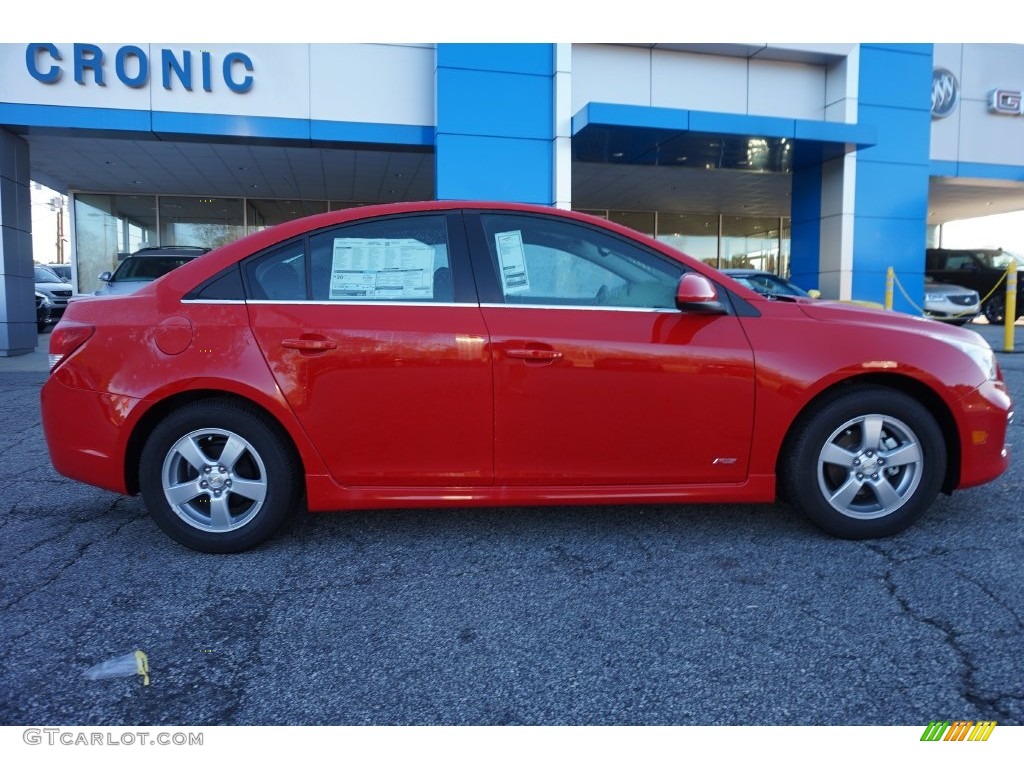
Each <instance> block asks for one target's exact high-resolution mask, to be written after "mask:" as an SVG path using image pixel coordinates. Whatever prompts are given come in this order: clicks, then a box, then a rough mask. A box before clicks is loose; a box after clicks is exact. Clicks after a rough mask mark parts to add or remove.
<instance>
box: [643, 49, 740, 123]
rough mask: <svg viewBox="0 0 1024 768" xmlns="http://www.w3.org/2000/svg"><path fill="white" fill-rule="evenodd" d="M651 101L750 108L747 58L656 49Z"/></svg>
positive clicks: (699, 107)
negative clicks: (748, 105)
mask: <svg viewBox="0 0 1024 768" xmlns="http://www.w3.org/2000/svg"><path fill="white" fill-rule="evenodd" d="M651 103H652V105H653V106H656V107H671V108H674V109H696V110H701V111H705V112H730V113H736V114H744V113H745V112H746V111H747V60H746V59H744V58H735V57H731V56H707V55H703V54H698V53H682V52H675V51H657V50H656V51H654V55H653V57H652V61H651Z"/></svg>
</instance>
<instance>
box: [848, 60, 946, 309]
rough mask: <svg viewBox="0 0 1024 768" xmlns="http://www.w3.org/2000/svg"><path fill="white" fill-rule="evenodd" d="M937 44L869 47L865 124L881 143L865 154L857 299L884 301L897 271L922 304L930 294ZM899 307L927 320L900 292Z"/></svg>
mask: <svg viewBox="0 0 1024 768" xmlns="http://www.w3.org/2000/svg"><path fill="white" fill-rule="evenodd" d="M931 75H932V46H931V45H930V44H914V45H862V46H861V48H860V84H859V93H858V115H857V118H858V122H859V123H861V124H867V125H873V126H875V127H876V128H877V130H878V143H877V144H876V145H875V146H873V147H869V148H867V149H862V150H860V151H859V152H858V153H857V183H856V202H855V216H854V231H853V295H854V296H855V297H857V298H864V299H873V300H875V301H881V300H882V299H883V297H884V294H885V272H886V269H887V268H888V267H889V266H892V267H894V269H895V270H896V277H897V279H898V280H899V282H900V284H901V285H902V286H903V288H904V289H906V292H907V293H908V294H909V295H910V297H911V299H912V300H913V302H914V303H915V304H917V305H918V307H919V306H920V304H921V302H922V301H923V293H924V248H925V234H926V223H927V215H928V177H929V174H930V166H931V162H930V158H929V154H930V144H931V101H930V97H931ZM893 308H894V309H897V310H900V311H902V312H910V313H912V314H920V310H919V309H918V308H916V307H914V306H912V305H911V304H910V302H908V301H907V299H906V298H905V297H904V296H903V294H902V292H901V291H900V290H899V288H898V287H897V289H896V290H895V293H894V300H893Z"/></svg>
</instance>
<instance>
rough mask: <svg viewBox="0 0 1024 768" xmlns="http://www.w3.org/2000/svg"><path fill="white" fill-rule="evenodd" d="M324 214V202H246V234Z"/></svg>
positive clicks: (325, 209)
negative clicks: (293, 220)
mask: <svg viewBox="0 0 1024 768" xmlns="http://www.w3.org/2000/svg"><path fill="white" fill-rule="evenodd" d="M326 212H327V202H326V201H324V200H246V203H245V222H246V232H247V233H252V232H259V231H260V230H261V229H266V228H267V227H272V226H274V225H275V224H281V223H283V222H286V221H291V220H292V219H301V218H302V217H303V216H312V215H313V214H314V213H326Z"/></svg>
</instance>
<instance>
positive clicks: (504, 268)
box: [481, 214, 683, 308]
mask: <svg viewBox="0 0 1024 768" xmlns="http://www.w3.org/2000/svg"><path fill="white" fill-rule="evenodd" d="M481 222H482V224H483V228H484V234H485V238H486V240H487V244H488V247H489V249H490V256H491V263H492V265H493V267H494V270H495V273H496V274H497V276H498V281H499V287H500V291H501V295H502V296H503V297H504V301H505V303H506V304H534V305H538V304H539V305H556V306H558V305H570V306H594V307H642V308H674V307H675V295H676V286H677V284H678V282H679V277H680V276H681V275H682V273H683V268H682V266H680V265H676V264H674V263H672V262H671V261H669V260H668V259H665V258H663V257H661V256H660V255H658V254H655V253H653V252H651V251H648V250H646V249H644V248H641V247H640V246H637V245H633V244H631V243H629V242H627V241H625V240H620V239H618V238H615V237H612V236H610V235H607V234H605V233H603V232H600V231H598V230H596V229H594V228H591V227H587V226H585V225H582V224H577V223H576V222H572V221H560V220H549V219H546V218H542V217H536V216H522V215H509V214H484V215H482V216H481Z"/></svg>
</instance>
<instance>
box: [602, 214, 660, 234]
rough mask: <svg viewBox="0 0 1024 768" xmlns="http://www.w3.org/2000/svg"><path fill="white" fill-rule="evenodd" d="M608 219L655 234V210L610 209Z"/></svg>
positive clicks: (638, 230)
mask: <svg viewBox="0 0 1024 768" xmlns="http://www.w3.org/2000/svg"><path fill="white" fill-rule="evenodd" d="M608 221H614V222H615V223H616V224H621V225H622V226H624V227H629V228H630V229H635V230H636V231H637V232H643V233H644V234H645V235H650V236H652V237H653V236H654V212H653V211H608Z"/></svg>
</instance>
